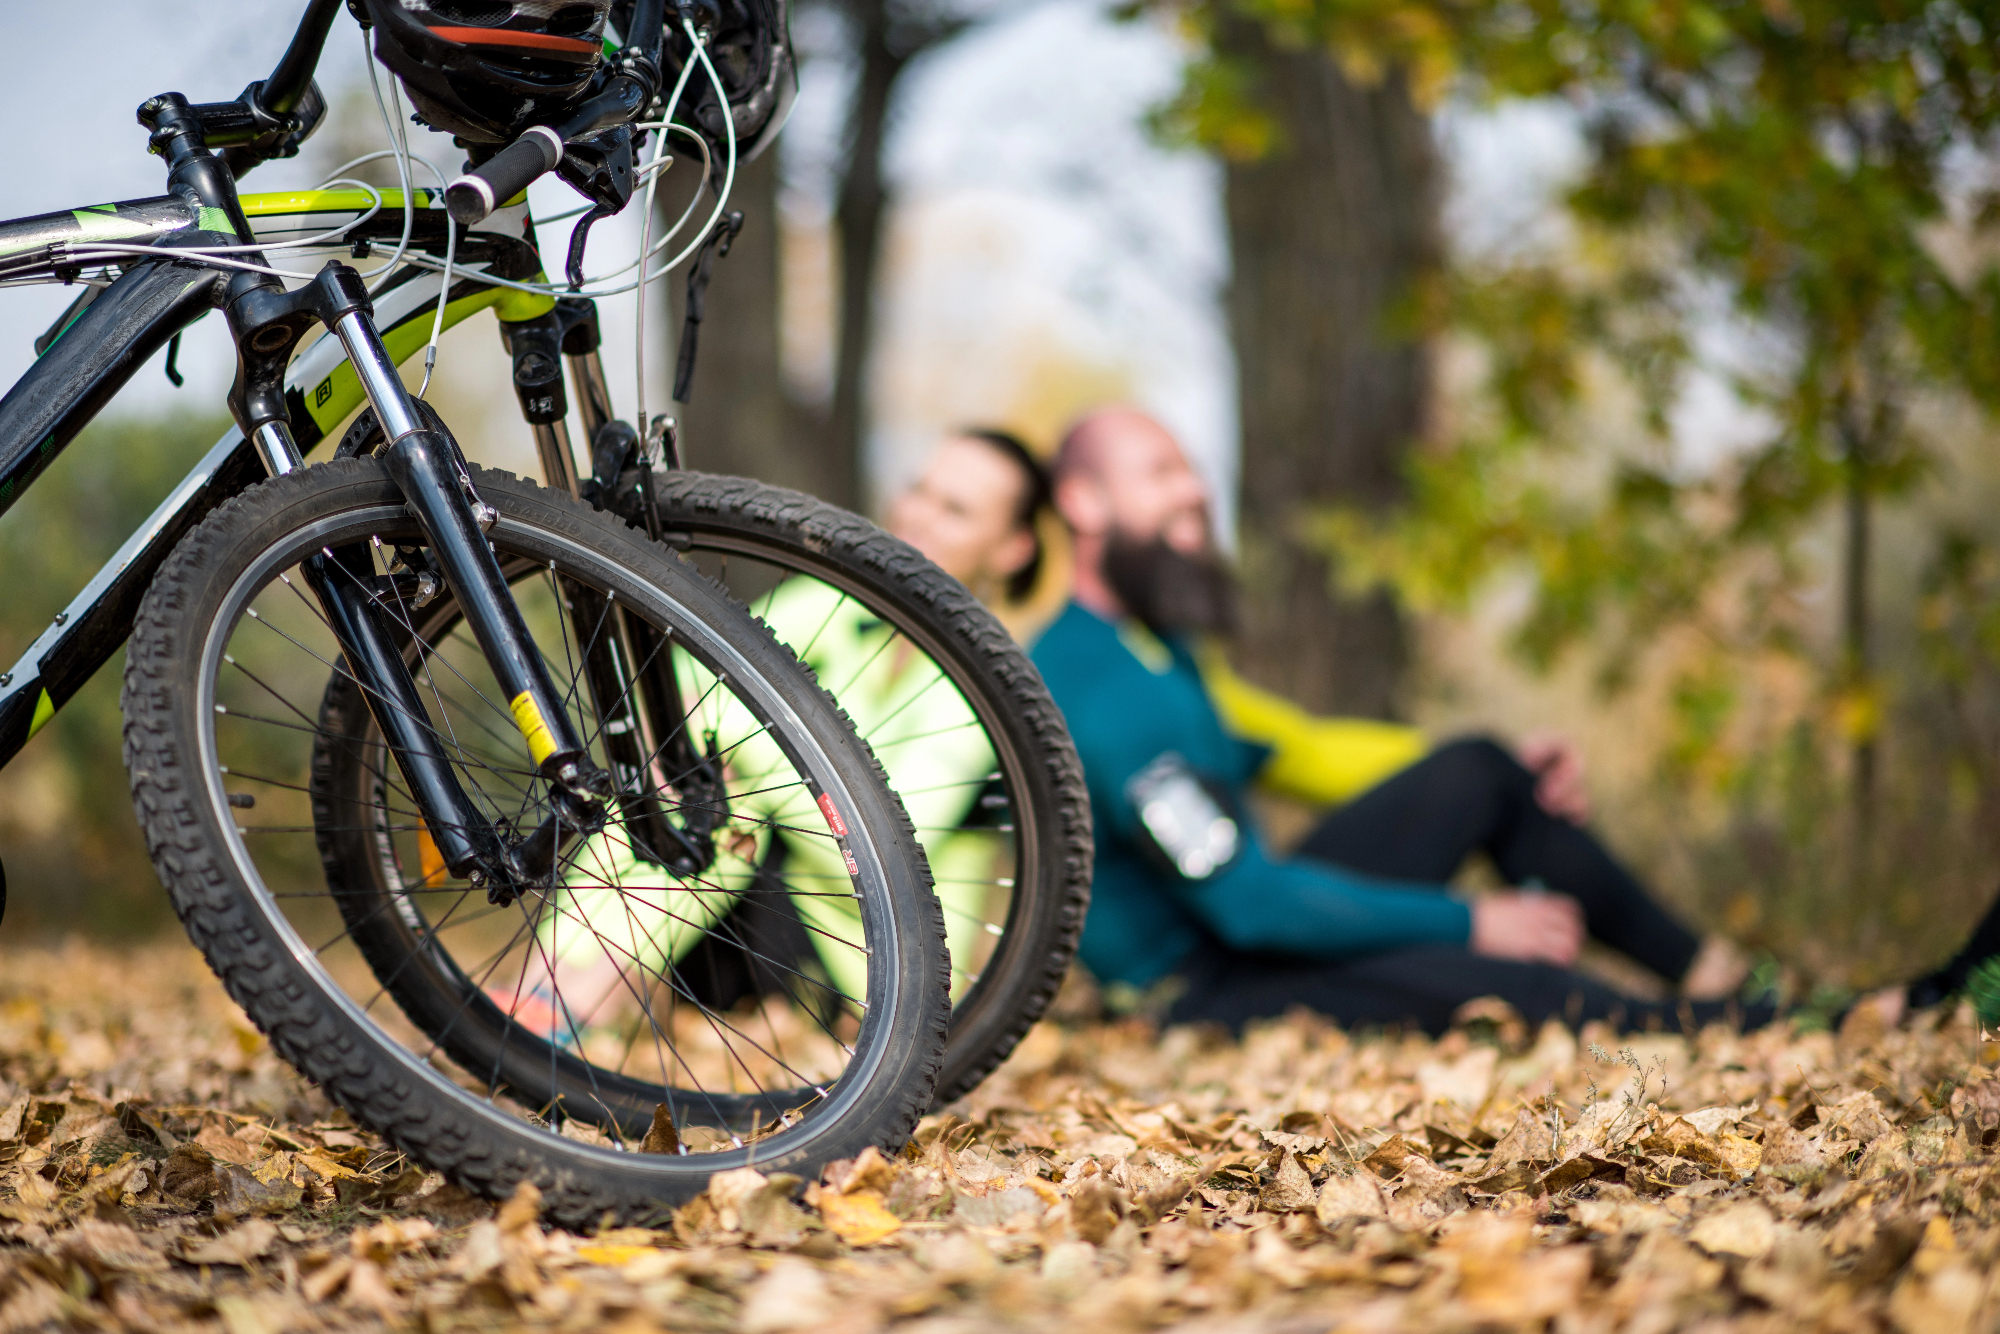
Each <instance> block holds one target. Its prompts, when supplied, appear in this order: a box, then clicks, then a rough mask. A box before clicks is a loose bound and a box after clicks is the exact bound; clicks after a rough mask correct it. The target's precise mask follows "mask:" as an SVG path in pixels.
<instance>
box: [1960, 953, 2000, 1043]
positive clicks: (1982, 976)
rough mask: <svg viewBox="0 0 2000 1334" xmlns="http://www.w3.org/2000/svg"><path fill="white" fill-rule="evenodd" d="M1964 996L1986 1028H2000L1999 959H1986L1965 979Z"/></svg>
mask: <svg viewBox="0 0 2000 1334" xmlns="http://www.w3.org/2000/svg"><path fill="white" fill-rule="evenodd" d="M1965 994H1966V997H1967V999H1969V1000H1971V1002H1972V1008H1973V1009H1974V1010H1976V1011H1977V1012H1978V1014H1979V1022H1980V1024H1981V1025H1982V1026H1983V1027H1986V1028H2000V958H1994V959H1987V960H1985V961H1984V962H1982V963H1981V964H1980V965H1979V966H1978V967H1977V968H1975V969H1973V970H1972V975H1971V976H1970V977H1968V978H1966V979H1965Z"/></svg>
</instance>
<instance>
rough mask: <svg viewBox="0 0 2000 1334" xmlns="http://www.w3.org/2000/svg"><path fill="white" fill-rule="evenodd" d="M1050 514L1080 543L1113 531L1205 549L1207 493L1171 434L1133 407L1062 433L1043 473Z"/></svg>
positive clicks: (1109, 411) (1094, 417) (1099, 416)
mask: <svg viewBox="0 0 2000 1334" xmlns="http://www.w3.org/2000/svg"><path fill="white" fill-rule="evenodd" d="M1051 471H1052V472H1053V474H1054V479H1055V503H1056V510H1057V512H1058V513H1060V514H1061V515H1062V517H1063V521H1064V522H1066V523H1067V524H1069V526H1070V529H1071V530H1072V531H1073V532H1074V533H1075V534H1076V535H1077V537H1078V538H1079V539H1081V540H1083V541H1084V542H1085V543H1086V544H1090V543H1092V542H1094V541H1101V540H1108V539H1109V538H1110V537H1111V536H1112V535H1113V534H1114V533H1115V534H1117V535H1118V536H1120V537H1123V538H1126V539H1129V540H1131V541H1134V542H1151V541H1156V540H1158V541H1164V542H1166V543H1167V544H1168V545H1169V546H1172V547H1174V548H1176V549H1178V550H1181V551H1184V552H1189V553H1193V552H1197V551H1203V550H1206V549H1207V547H1208V542H1209V530H1208V494H1207V490H1206V488H1204V487H1203V485H1202V482H1201V478H1200V477H1199V476H1198V475H1197V474H1196V473H1195V470H1194V469H1193V468H1192V467H1191V466H1189V464H1188V459H1187V454H1186V453H1185V452H1184V451H1183V450H1182V449H1181V446H1180V442H1179V441H1178V440H1176V439H1174V437H1173V433H1172V432H1170V431H1168V430H1167V428H1166V427H1164V426H1162V425H1160V423H1159V422H1157V421H1155V420H1154V419H1153V418H1151V417H1149V416H1147V415H1146V414H1145V413H1143V412H1140V411H1138V410H1137V409H1134V408H1106V409H1103V410H1101V411H1098V412H1093V413H1091V414H1090V415H1089V416H1087V417H1085V418H1083V419H1082V420H1081V421H1079V422H1077V424H1076V425H1075V426H1072V427H1071V428H1070V431H1069V434H1068V435H1066V436H1064V437H1063V442H1062V446H1061V448H1060V449H1058V450H1057V452H1056V458H1055V464H1054V467H1053V469H1052V470H1051Z"/></svg>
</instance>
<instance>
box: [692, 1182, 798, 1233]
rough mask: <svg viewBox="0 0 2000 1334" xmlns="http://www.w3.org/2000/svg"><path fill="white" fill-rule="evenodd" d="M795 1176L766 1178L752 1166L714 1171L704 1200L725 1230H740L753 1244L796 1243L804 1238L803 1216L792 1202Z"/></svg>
mask: <svg viewBox="0 0 2000 1334" xmlns="http://www.w3.org/2000/svg"><path fill="white" fill-rule="evenodd" d="M798 1186H799V1179H798V1178H797V1177H795V1176H792V1175H790V1174H789V1173H784V1172H780V1173H778V1174H777V1175H776V1176H771V1177H767V1176H765V1175H764V1174H763V1173H762V1172H759V1171H758V1170H757V1169H755V1168H754V1167H739V1168H737V1169H735V1170H734V1171H730V1172H717V1173H716V1174H715V1175H714V1176H713V1177H711V1178H710V1179H709V1183H708V1199H709V1202H710V1203H711V1204H713V1205H714V1206H715V1214H716V1219H717V1221H718V1222H719V1223H720V1225H721V1227H722V1230H723V1231H725V1232H741V1233H743V1234H744V1235H745V1236H746V1237H747V1238H748V1239H749V1241H750V1243H751V1244H752V1245H753V1246H773V1247H785V1246H796V1245H798V1244H799V1243H800V1242H801V1241H803V1240H804V1239H805V1233H806V1223H807V1219H806V1216H805V1214H804V1213H802V1212H801V1211H800V1210H799V1208H798V1206H796V1205H794V1204H793V1203H792V1194H793V1192H794V1191H796V1190H797V1189H798Z"/></svg>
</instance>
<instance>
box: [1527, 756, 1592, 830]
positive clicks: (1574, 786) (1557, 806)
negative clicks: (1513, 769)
mask: <svg viewBox="0 0 2000 1334" xmlns="http://www.w3.org/2000/svg"><path fill="white" fill-rule="evenodd" d="M1520 755H1521V763H1522V764H1524V765H1526V766H1527V767H1528V769H1529V771H1530V772H1531V773H1533V774H1534V775H1535V778H1536V782H1535V800H1536V801H1537V802H1539V803H1540V804H1541V807H1542V809H1543V810H1545V811H1547V812H1548V813H1549V814H1550V815H1553V816H1555V817H1556V818H1557V819H1558V820H1568V821H1569V822H1570V823H1571V824H1582V823H1583V822H1584V821H1585V820H1588V819H1589V818H1590V793H1589V792H1588V791H1586V790H1585V788H1584V785H1583V755H1582V753H1581V752H1579V751H1578V750H1577V748H1576V743H1575V742H1573V741H1571V740H1570V739H1569V738H1568V737H1563V736H1555V735H1553V734H1550V733H1541V734H1538V735H1535V736H1531V737H1527V738H1525V739H1523V740H1522V742H1521V747H1520Z"/></svg>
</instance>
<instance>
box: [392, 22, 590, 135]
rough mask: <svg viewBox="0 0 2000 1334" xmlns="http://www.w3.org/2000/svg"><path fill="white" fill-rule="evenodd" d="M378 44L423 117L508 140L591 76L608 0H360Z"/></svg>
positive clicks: (448, 128) (460, 131) (436, 124)
mask: <svg viewBox="0 0 2000 1334" xmlns="http://www.w3.org/2000/svg"><path fill="white" fill-rule="evenodd" d="M363 3H364V5H365V7H366V9H367V12H368V17H369V19H370V20H371V21H373V23H374V25H375V54H376V56H377V57H378V58H379V59H380V60H381V61H382V63H383V64H384V65H387V66H388V67H389V69H390V71H391V72H392V73H394V74H395V75H396V77H398V78H400V79H401V80H402V81H403V87H405V88H406V89H408V90H409V94H410V101H411V102H413V103H414V104H415V105H416V110H417V116H418V118H419V119H420V120H422V121H423V122H424V123H425V124H426V125H429V126H431V127H433V128H434V129H439V130H443V131H445V132H446V133H447V134H453V135H456V136H458V138H460V139H461V140H464V141H465V142H466V143H467V144H504V143H511V142H512V141H513V140H514V139H515V138H516V137H518V136H519V135H520V133H521V132H522V131H523V130H525V129H526V128H527V127H528V126H529V125H531V124H534V123H535V122H536V121H538V120H543V119H546V118H547V117H548V116H550V115H551V114H553V113H554V112H556V111H557V110H559V109H560V108H561V107H562V106H563V105H564V104H565V103H567V102H569V101H571V100H572V99H574V98H576V97H577V96H578V95H579V94H581V93H582V92H583V91H584V90H585V88H586V87H587V86H588V85H589V83H590V80H591V76H592V75H594V74H595V73H596V72H597V69H598V66H599V65H600V64H601V63H602V61H603V59H604V20H605V16H606V14H607V13H608V12H609V11H610V9H611V3H612V0H363Z"/></svg>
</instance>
